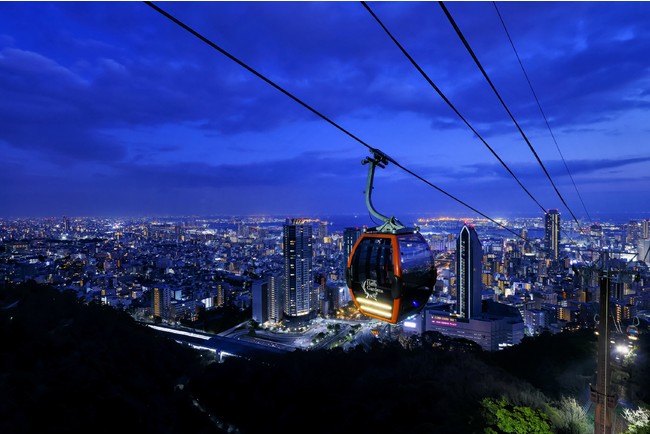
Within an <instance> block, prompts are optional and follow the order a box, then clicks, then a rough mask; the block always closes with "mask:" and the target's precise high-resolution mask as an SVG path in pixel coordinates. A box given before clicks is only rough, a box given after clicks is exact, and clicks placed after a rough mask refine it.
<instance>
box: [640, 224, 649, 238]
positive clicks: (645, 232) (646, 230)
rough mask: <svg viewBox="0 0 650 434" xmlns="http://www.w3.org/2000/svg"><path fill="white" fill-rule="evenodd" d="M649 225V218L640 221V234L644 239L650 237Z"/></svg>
mask: <svg viewBox="0 0 650 434" xmlns="http://www.w3.org/2000/svg"><path fill="white" fill-rule="evenodd" d="M649 226H650V220H647V219H646V220H643V221H642V222H641V227H642V229H641V232H642V236H643V239H644V240H647V239H648V238H650V232H649V231H650V227H649Z"/></svg>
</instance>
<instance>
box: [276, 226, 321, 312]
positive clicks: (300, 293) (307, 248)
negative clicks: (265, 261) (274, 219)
mask: <svg viewBox="0 0 650 434" xmlns="http://www.w3.org/2000/svg"><path fill="white" fill-rule="evenodd" d="M282 247H283V253H284V288H285V294H284V314H285V317H289V318H291V317H303V316H307V315H309V314H310V313H312V311H313V310H314V309H315V306H311V291H312V286H313V272H312V253H313V251H312V227H311V223H304V222H303V221H302V220H300V219H293V220H292V221H291V224H285V225H284V227H283V243H282Z"/></svg>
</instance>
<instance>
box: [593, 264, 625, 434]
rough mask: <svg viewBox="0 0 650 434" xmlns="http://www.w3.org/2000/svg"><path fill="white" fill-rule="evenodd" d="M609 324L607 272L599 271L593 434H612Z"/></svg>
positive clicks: (612, 413) (612, 403) (614, 396)
mask: <svg viewBox="0 0 650 434" xmlns="http://www.w3.org/2000/svg"><path fill="white" fill-rule="evenodd" d="M609 322H610V318H609V272H608V271H601V272H600V321H599V323H598V363H597V367H596V387H595V388H594V387H593V386H591V401H592V402H593V403H594V404H595V405H596V408H595V412H594V434H612V433H613V427H614V408H615V407H616V403H617V400H618V397H617V396H616V394H614V393H612V391H611V381H610V380H611V369H610V366H609V358H610V349H609V334H610V333H609Z"/></svg>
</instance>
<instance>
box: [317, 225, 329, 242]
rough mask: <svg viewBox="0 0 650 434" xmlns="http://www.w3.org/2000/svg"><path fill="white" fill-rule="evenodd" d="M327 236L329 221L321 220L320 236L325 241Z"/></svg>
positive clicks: (319, 226)
mask: <svg viewBox="0 0 650 434" xmlns="http://www.w3.org/2000/svg"><path fill="white" fill-rule="evenodd" d="M325 237H327V222H320V223H319V224H318V238H320V240H321V241H323V239H324V238H325Z"/></svg>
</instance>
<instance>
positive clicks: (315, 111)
mask: <svg viewBox="0 0 650 434" xmlns="http://www.w3.org/2000/svg"><path fill="white" fill-rule="evenodd" d="M144 3H145V4H146V5H148V6H150V7H151V8H152V9H154V10H155V11H157V12H159V13H160V14H161V15H163V16H165V17H166V18H168V19H169V20H171V21H172V22H174V23H175V24H177V25H179V26H180V27H182V28H183V29H185V30H186V31H188V32H189V33H191V34H192V35H194V36H196V37H197V38H199V39H200V40H201V41H203V42H205V43H206V44H208V45H209V46H210V47H212V48H214V49H215V50H217V51H219V52H220V53H221V54H223V55H225V56H226V57H228V58H229V59H230V60H232V61H233V62H235V63H237V64H238V65H240V66H241V67H243V68H245V69H246V70H247V71H249V72H251V73H252V74H254V75H255V76H256V77H258V78H260V79H262V80H263V81H265V82H266V83H268V84H270V85H271V86H273V87H274V88H276V89H277V90H279V91H280V92H282V93H283V94H285V95H286V96H288V97H289V98H291V99H293V100H294V101H295V102H297V103H298V104H300V105H301V106H303V107H305V108H306V109H307V110H309V111H311V112H312V113H314V114H315V115H317V116H318V117H320V118H321V119H323V120H325V121H326V122H328V123H329V124H330V125H332V126H334V127H336V128H337V129H338V130H340V131H341V132H343V133H345V134H346V135H348V136H349V137H351V138H352V139H354V140H356V141H357V142H359V143H360V144H362V145H363V146H365V147H366V148H368V149H369V150H370V151H372V152H373V153H376V152H379V153H381V154H382V155H385V154H384V153H383V152H381V151H379V150H378V149H375V148H373V147H372V146H370V145H369V144H367V143H366V142H364V141H363V140H361V139H360V138H359V137H357V136H355V135H354V134H352V133H351V132H349V131H348V130H347V129H345V128H343V127H342V126H340V125H339V124H337V123H336V122H334V121H333V120H331V119H330V118H328V117H327V116H325V115H324V114H322V113H321V112H319V111H318V110H316V109H315V108H313V107H312V106H310V105H309V104H307V103H306V102H304V101H302V100H301V99H300V98H298V97H297V96H295V95H293V94H292V93H291V92H289V91H288V90H286V89H284V88H283V87H281V86H280V85H278V84H276V83H275V82H273V81H272V80H271V79H269V78H267V77H265V76H264V75H263V74H261V73H260V72H258V71H256V70H255V69H254V68H252V67H251V66H249V65H247V64H246V63H244V62H243V61H241V60H239V59H238V58H236V57H235V56H234V55H232V54H230V53H229V52H228V51H226V50H225V49H223V48H221V47H220V46H218V45H217V44H215V43H214V42H212V41H211V40H209V39H208V38H206V37H205V36H203V35H201V34H200V33H199V32H197V31H196V30H194V29H192V28H191V27H190V26H188V25H187V24H185V23H183V22H182V21H180V20H179V19H177V18H176V17H174V16H173V15H171V14H170V13H168V12H166V11H164V10H163V9H161V8H160V7H158V6H156V5H155V4H153V3H152V2H150V1H145V2H144ZM386 157H387V159H388V160H389V161H390V162H392V163H393V164H394V165H395V166H397V167H399V168H400V169H402V170H403V171H405V172H407V173H408V174H410V175H412V176H414V177H416V178H417V179H419V180H420V181H422V182H424V183H425V184H427V185H429V186H430V187H433V188H435V189H436V190H438V191H439V192H440V193H442V194H444V195H445V196H447V197H449V198H450V199H453V200H454V201H456V202H458V203H460V204H461V205H463V206H465V207H467V208H469V209H470V210H472V211H474V212H475V213H477V214H479V215H480V216H482V217H484V218H486V219H488V220H489V221H491V222H492V223H494V224H496V225H497V226H499V227H501V228H503V229H505V230H507V231H508V232H510V233H512V234H514V235H515V236H517V237H520V238H522V239H523V237H521V235H519V234H517V233H516V232H515V231H513V230H512V229H510V228H508V227H506V226H505V225H503V224H501V223H499V222H498V221H496V220H494V219H492V218H491V217H489V216H487V215H486V214H484V213H482V212H481V211H479V210H477V209H476V208H474V207H472V206H470V205H469V204H467V203H466V202H464V201H462V200H461V199H458V198H457V197H455V196H454V195H452V194H451V193H447V192H446V191H444V190H443V189H441V188H440V187H438V186H436V185H434V184H432V183H431V182H430V181H428V180H426V179H425V178H423V177H421V176H420V175H418V174H416V173H414V172H413V171H411V170H409V169H407V168H406V167H404V166H402V165H401V164H400V163H398V162H397V161H395V160H394V159H393V158H390V157H388V156H386Z"/></svg>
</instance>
